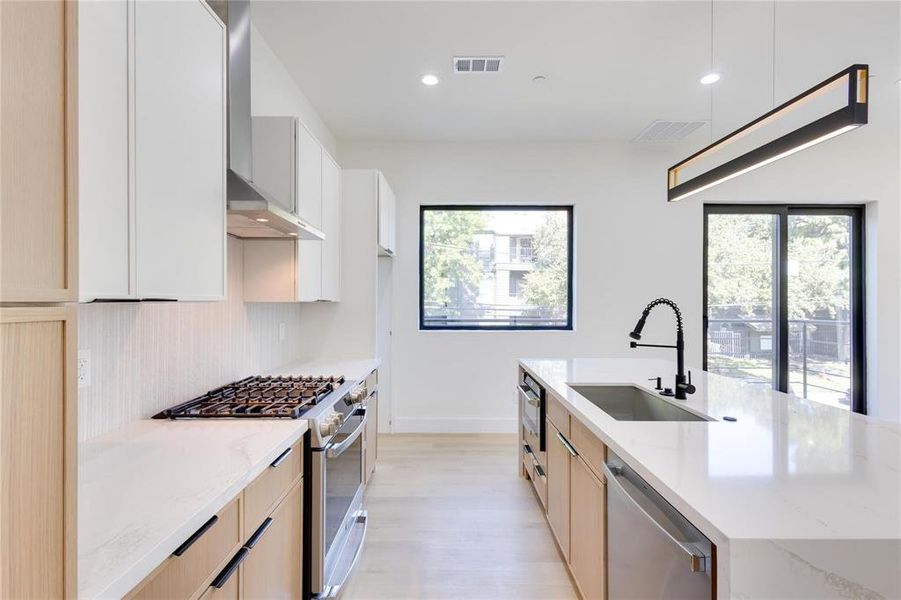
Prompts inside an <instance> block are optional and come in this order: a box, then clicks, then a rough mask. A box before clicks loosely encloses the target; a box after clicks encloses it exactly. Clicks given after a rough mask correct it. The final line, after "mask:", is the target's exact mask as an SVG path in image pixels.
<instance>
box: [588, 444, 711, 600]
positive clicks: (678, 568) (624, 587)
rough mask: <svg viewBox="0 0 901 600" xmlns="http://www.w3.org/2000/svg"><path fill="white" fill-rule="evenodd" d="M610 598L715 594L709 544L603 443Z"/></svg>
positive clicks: (638, 599) (705, 598)
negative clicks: (606, 449)
mask: <svg viewBox="0 0 901 600" xmlns="http://www.w3.org/2000/svg"><path fill="white" fill-rule="evenodd" d="M604 471H605V473H606V475H607V561H608V562H607V595H608V599H609V600H623V599H627V598H628V599H635V600H649V599H673V600H675V599H680V600H681V599H686V600H688V599H692V600H694V599H698V600H701V599H703V600H710V599H711V598H713V597H714V590H713V585H712V579H713V578H712V574H713V572H714V569H715V565H714V564H713V562H714V560H713V544H711V542H710V540H709V539H707V538H706V537H705V536H704V534H702V533H701V532H700V531H698V529H697V528H696V527H694V526H693V525H692V524H691V523H689V521H688V519H686V518H685V517H684V516H682V515H681V514H680V513H679V512H678V511H677V510H676V509H675V508H673V506H672V505H671V504H669V503H668V502H667V501H666V500H664V499H663V497H662V496H661V495H660V494H658V493H657V492H656V491H655V490H654V488H652V487H651V486H650V485H648V483H647V482H646V481H644V480H643V479H642V478H641V477H639V476H638V474H637V473H636V472H635V471H633V470H632V469H631V468H630V467H629V466H628V465H626V464H625V463H624V462H623V461H622V460H621V459H620V458H619V457H618V456H617V455H616V454H614V453H613V452H612V451H610V450H609V449H608V451H607V463H606V464H605V465H604Z"/></svg>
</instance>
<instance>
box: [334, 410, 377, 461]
mask: <svg viewBox="0 0 901 600" xmlns="http://www.w3.org/2000/svg"><path fill="white" fill-rule="evenodd" d="M359 411H360V412H362V413H363V420H361V421H360V424H359V425H357V428H356V429H354V430H353V432H351V434H350V435H349V436H347V437H346V438H345V439H344V441H342V442H341V443H340V444H330V445H329V446H328V447H327V448H326V450H325V457H326V458H335V457H337V456H341V455H342V454H343V453H344V451H345V450H347V449H348V448H350V446H351V445H352V444H353V443H354V442H355V441H357V438H358V437H360V436H361V435H362V434H363V430H364V429H366V421H368V420H369V415H368V414H367V411H366V409H365V408H361V409H359Z"/></svg>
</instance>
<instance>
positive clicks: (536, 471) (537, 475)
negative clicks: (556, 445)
mask: <svg viewBox="0 0 901 600" xmlns="http://www.w3.org/2000/svg"><path fill="white" fill-rule="evenodd" d="M533 456H534V455H533ZM530 473H531V476H532V485H533V486H534V487H535V492H536V493H537V494H538V499H539V500H541V506H543V507H544V508H545V510H547V472H546V471H545V470H544V467H543V466H541V465H540V464H538V461H537V460H535V459H534V458H533V459H532V469H531V471H530Z"/></svg>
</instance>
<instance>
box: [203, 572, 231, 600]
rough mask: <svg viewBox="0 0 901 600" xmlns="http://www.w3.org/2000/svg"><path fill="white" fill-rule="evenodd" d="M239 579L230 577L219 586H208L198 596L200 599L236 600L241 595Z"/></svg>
mask: <svg viewBox="0 0 901 600" xmlns="http://www.w3.org/2000/svg"><path fill="white" fill-rule="evenodd" d="M239 581H240V579H238V577H237V576H235V577H232V578H231V579H229V580H228V581H226V582H225V585H223V586H222V587H221V588H215V587H212V586H210V587H209V588H207V590H206V591H205V592H204V593H203V596H201V597H200V600H238V598H240V597H241V587H240V585H239Z"/></svg>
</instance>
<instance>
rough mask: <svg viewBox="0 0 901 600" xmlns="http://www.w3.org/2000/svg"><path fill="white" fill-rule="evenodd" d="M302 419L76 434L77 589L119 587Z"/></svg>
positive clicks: (325, 371) (236, 486)
mask: <svg viewBox="0 0 901 600" xmlns="http://www.w3.org/2000/svg"><path fill="white" fill-rule="evenodd" d="M377 366H378V361H377V360H374V359H373V360H355V361H298V362H295V363H291V364H288V365H285V366H283V367H279V368H277V369H273V370H271V371H270V374H285V375H288V374H307V375H344V376H345V378H346V379H347V380H349V381H361V380H362V379H363V378H365V377H366V376H367V375H368V374H369V373H370V372H371V371H372V370H373V369H375V368H377ZM177 403H178V399H175V400H174V401H173V402H172V404H173V405H174V404H177ZM307 428H308V426H307V422H306V421H305V420H302V419H298V420H278V419H272V420H256V419H222V420H218V419H217V420H183V421H166V420H152V419H147V420H142V421H138V422H135V423H133V424H131V425H129V426H127V427H124V428H122V429H119V430H117V431H115V432H113V433H110V434H107V435H104V436H101V437H98V438H94V439H92V440H89V441H87V442H84V443H82V444H81V445H80V446H79V457H78V459H79V486H78V596H79V598H120V597H122V596H124V595H125V594H126V593H128V592H129V591H130V590H131V589H132V588H133V587H134V586H135V585H137V584H138V583H140V582H141V581H142V580H143V579H144V578H145V577H146V576H147V575H149V574H150V573H151V572H152V571H153V569H155V568H156V567H157V566H158V565H159V564H160V563H161V562H162V561H163V560H165V559H166V557H168V556H169V555H170V554H171V553H172V551H173V550H175V549H176V548H177V547H178V546H179V545H181V543H182V542H184V541H185V539H187V538H188V537H189V536H190V535H191V534H192V533H194V532H195V531H196V530H197V529H198V528H199V527H200V526H201V525H203V524H204V523H205V522H206V521H207V520H208V519H209V518H210V517H211V516H212V515H214V514H215V513H216V512H218V511H219V510H220V509H221V508H222V507H223V506H225V505H226V504H227V503H228V502H229V501H230V500H231V499H232V498H234V497H235V496H236V495H237V494H238V493H239V492H240V491H241V490H242V489H244V487H246V486H247V484H249V483H250V482H251V481H253V480H254V479H255V478H256V477H257V475H259V474H260V473H261V472H263V470H265V468H266V466H267V465H269V464H270V463H271V462H272V461H273V460H275V459H276V457H278V455H279V454H280V453H281V452H282V451H284V449H285V448H286V447H288V446H290V445H291V444H293V443H294V442H295V441H297V440H298V439H299V438H300V437H301V436H302V435H303V434H304V432H306V430H307Z"/></svg>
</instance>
